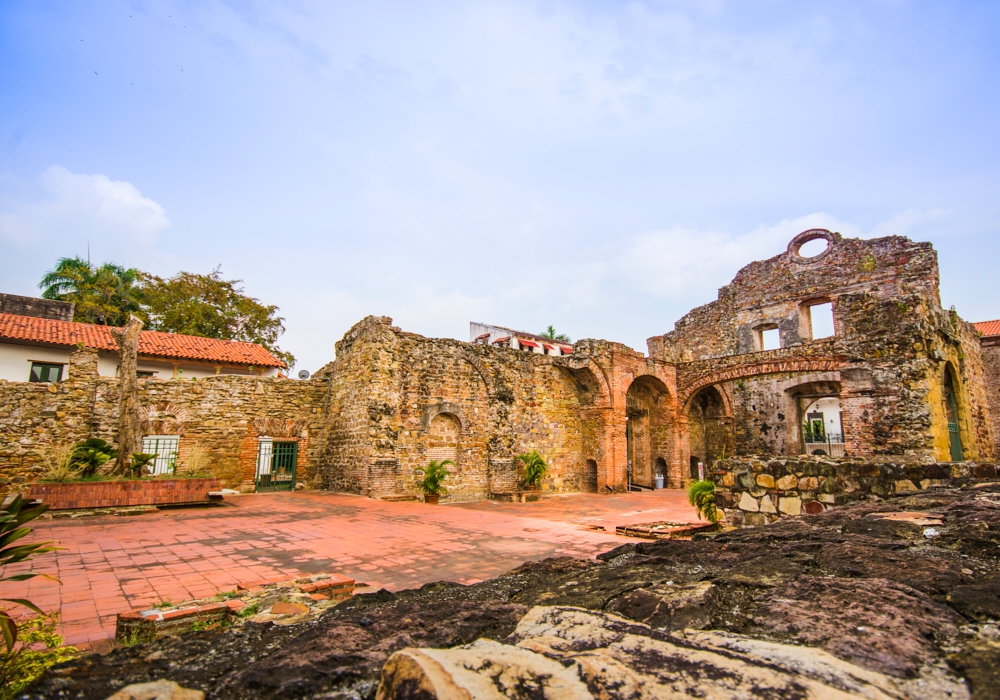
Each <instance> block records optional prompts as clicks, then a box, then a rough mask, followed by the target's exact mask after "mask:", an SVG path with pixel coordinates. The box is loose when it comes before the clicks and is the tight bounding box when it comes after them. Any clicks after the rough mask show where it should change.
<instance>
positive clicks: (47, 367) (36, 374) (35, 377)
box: [28, 362, 63, 382]
mask: <svg viewBox="0 0 1000 700" xmlns="http://www.w3.org/2000/svg"><path fill="white" fill-rule="evenodd" d="M62 371H63V366H62V365H56V364H50V363H47V362H32V363H31V374H30V375H29V377H28V381H29V382H59V381H62Z"/></svg>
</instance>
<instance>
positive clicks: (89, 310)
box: [38, 257, 145, 326]
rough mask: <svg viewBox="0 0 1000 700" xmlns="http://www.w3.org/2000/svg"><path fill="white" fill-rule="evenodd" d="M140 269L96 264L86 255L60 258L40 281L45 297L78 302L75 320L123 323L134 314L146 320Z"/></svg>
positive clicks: (108, 323) (120, 324) (109, 323)
mask: <svg viewBox="0 0 1000 700" xmlns="http://www.w3.org/2000/svg"><path fill="white" fill-rule="evenodd" d="M140 275H141V273H140V272H139V271H138V270H136V269H134V268H126V267H123V266H121V265H117V264H115V263H104V264H103V265H100V266H97V267H95V266H94V265H91V263H90V261H89V260H84V259H83V258H80V257H76V258H59V261H58V262H57V263H56V266H55V269H53V270H50V271H49V272H47V273H45V276H44V277H42V281H41V282H40V283H39V284H38V286H39V288H40V289H41V290H42V297H44V298H45V299H54V300H56V301H69V302H73V304H75V307H74V313H73V320H74V321H81V322H83V323H103V324H106V325H109V326H123V325H125V324H126V323H128V320H129V317H130V316H132V315H133V314H135V315H136V316H138V317H139V318H142V319H143V320H144V321H145V314H144V313H143V310H142V307H141V304H140V290H139V286H138V282H139V276H140Z"/></svg>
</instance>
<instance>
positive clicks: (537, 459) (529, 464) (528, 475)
mask: <svg viewBox="0 0 1000 700" xmlns="http://www.w3.org/2000/svg"><path fill="white" fill-rule="evenodd" d="M517 459H519V460H521V462H522V463H523V464H524V485H525V486H531V487H538V486H541V484H542V479H543V478H545V475H546V474H548V473H549V467H548V465H547V464H545V459H544V458H543V457H542V456H541V455H540V454H538V452H537V451H536V450H532V451H531V452H528V453H527V454H523V455H518V456H517Z"/></svg>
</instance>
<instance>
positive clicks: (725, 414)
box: [668, 386, 735, 488]
mask: <svg viewBox="0 0 1000 700" xmlns="http://www.w3.org/2000/svg"><path fill="white" fill-rule="evenodd" d="M687 418H688V446H689V457H688V462H689V473H688V474H687V475H686V476H687V479H691V480H694V479H698V477H699V470H698V465H699V464H703V465H704V472H703V473H705V474H707V473H709V472H710V471H711V469H712V465H713V464H714V463H715V460H717V459H722V458H723V457H724V456H726V455H732V454H733V449H734V446H735V444H734V443H735V440H734V436H733V426H732V414H731V413H730V411H729V408H728V406H727V404H726V401H725V399H724V398H723V395H722V393H721V392H720V391H719V390H718V388H716V387H714V386H707V387H704V388H703V389H700V390H699V391H698V392H697V393H696V394H695V395H694V396H692V397H691V399H690V401H688V409H687ZM668 485H669V486H670V487H671V488H681V487H683V485H684V484H683V483H669V482H668Z"/></svg>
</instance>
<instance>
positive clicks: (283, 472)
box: [257, 438, 299, 491]
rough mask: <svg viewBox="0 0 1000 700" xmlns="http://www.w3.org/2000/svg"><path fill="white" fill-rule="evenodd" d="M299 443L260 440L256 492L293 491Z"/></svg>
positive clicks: (268, 439)
mask: <svg viewBox="0 0 1000 700" xmlns="http://www.w3.org/2000/svg"><path fill="white" fill-rule="evenodd" d="M298 456H299V443H297V442H277V441H275V440H272V439H271V438H261V439H260V449H259V450H258V452H257V491H292V490H294V489H295V465H296V463H297V462H298Z"/></svg>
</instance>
